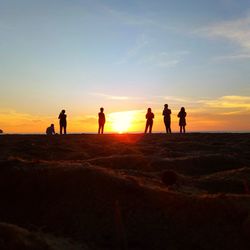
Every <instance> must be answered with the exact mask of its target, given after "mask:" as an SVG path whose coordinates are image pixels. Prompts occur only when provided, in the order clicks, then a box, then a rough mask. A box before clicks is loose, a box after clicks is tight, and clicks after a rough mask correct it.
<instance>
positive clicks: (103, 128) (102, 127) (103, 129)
mask: <svg viewBox="0 0 250 250" xmlns="http://www.w3.org/2000/svg"><path fill="white" fill-rule="evenodd" d="M103 130H104V124H102V134H103Z"/></svg>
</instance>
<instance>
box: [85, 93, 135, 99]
mask: <svg viewBox="0 0 250 250" xmlns="http://www.w3.org/2000/svg"><path fill="white" fill-rule="evenodd" d="M89 95H92V96H99V97H103V98H105V99H109V100H118V101H126V100H131V99H138V98H139V97H138V98H137V97H130V96H116V95H109V94H104V93H96V92H93V93H89Z"/></svg>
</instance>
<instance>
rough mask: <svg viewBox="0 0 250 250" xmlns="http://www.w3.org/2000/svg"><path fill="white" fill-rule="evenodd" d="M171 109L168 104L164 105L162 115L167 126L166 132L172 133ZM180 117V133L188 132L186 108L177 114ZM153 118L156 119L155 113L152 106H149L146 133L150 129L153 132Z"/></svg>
mask: <svg viewBox="0 0 250 250" xmlns="http://www.w3.org/2000/svg"><path fill="white" fill-rule="evenodd" d="M171 113H172V112H171V109H169V108H168V104H165V105H164V109H163V111H162V115H163V117H164V124H165V127H166V133H167V134H168V133H169V134H171V132H172V131H171ZM177 116H178V117H179V126H180V133H186V129H185V127H186V116H187V113H186V111H185V108H184V107H182V108H181V110H180V112H179V113H178V115H177ZM153 119H154V113H152V110H151V108H148V112H147V114H146V120H147V121H146V127H145V132H144V133H145V134H146V133H147V131H148V129H149V133H152V127H153Z"/></svg>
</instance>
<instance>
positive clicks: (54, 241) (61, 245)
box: [0, 223, 89, 250]
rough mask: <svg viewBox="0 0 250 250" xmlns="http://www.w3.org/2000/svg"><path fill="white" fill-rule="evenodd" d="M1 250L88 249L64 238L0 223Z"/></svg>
mask: <svg viewBox="0 0 250 250" xmlns="http://www.w3.org/2000/svg"><path fill="white" fill-rule="evenodd" d="M0 249H1V250H10V249H15V250H63V249H65V250H66V249H71V250H80V249H82V250H84V249H85V250H88V249H89V248H87V247H86V246H83V245H77V244H73V243H71V242H69V241H68V240H66V239H60V238H56V237H54V236H51V235H48V234H44V233H41V232H30V231H28V230H26V229H24V228H21V227H19V226H16V225H13V224H7V223H0Z"/></svg>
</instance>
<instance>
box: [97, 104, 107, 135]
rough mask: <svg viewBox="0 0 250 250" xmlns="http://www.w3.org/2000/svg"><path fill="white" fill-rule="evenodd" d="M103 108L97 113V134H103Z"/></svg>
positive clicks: (104, 120)
mask: <svg viewBox="0 0 250 250" xmlns="http://www.w3.org/2000/svg"><path fill="white" fill-rule="evenodd" d="M103 111H104V108H100V112H99V113H98V117H99V119H98V124H99V128H98V134H103V129H104V124H105V122H106V119H105V114H104V113H103Z"/></svg>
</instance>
